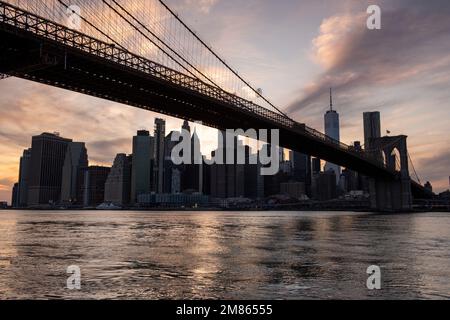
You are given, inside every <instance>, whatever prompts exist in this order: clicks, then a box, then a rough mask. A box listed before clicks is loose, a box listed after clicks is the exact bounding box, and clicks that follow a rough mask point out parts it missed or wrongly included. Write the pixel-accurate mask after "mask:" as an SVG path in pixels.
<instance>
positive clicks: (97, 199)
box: [83, 166, 111, 207]
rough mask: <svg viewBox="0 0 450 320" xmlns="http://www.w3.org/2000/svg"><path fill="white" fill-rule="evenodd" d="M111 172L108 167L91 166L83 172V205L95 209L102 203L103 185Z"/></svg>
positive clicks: (103, 196)
mask: <svg viewBox="0 0 450 320" xmlns="http://www.w3.org/2000/svg"><path fill="white" fill-rule="evenodd" d="M110 171H111V168H109V167H100V166H91V167H89V168H87V170H85V175H84V184H83V193H84V196H83V204H84V206H85V207H96V206H98V205H100V204H102V203H103V202H104V199H105V184H106V180H107V179H108V175H109V173H110Z"/></svg>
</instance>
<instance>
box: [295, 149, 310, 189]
mask: <svg viewBox="0 0 450 320" xmlns="http://www.w3.org/2000/svg"><path fill="white" fill-rule="evenodd" d="M290 156H292V159H291V165H292V179H293V180H294V181H296V182H303V183H304V185H305V188H306V193H307V194H308V195H310V194H311V178H312V174H311V156H308V155H306V154H303V153H300V152H296V151H293V152H291V153H290Z"/></svg>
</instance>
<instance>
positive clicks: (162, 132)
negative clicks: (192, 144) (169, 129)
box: [152, 118, 166, 193]
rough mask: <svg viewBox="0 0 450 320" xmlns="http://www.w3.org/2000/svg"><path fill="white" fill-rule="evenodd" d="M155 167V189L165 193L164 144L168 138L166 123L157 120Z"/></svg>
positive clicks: (157, 191)
mask: <svg viewBox="0 0 450 320" xmlns="http://www.w3.org/2000/svg"><path fill="white" fill-rule="evenodd" d="M154 137H155V148H154V156H153V158H154V159H155V165H154V169H153V188H152V190H153V191H155V192H156V193H163V192H164V143H165V138H166V121H165V120H163V119H159V118H157V119H155V134H154Z"/></svg>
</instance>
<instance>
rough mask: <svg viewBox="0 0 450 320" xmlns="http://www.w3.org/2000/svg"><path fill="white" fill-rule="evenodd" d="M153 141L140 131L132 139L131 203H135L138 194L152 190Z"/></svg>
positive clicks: (144, 132)
mask: <svg viewBox="0 0 450 320" xmlns="http://www.w3.org/2000/svg"><path fill="white" fill-rule="evenodd" d="M154 147H155V140H154V138H153V137H152V136H150V133H149V132H148V131H146V130H140V131H138V132H137V135H136V136H135V137H133V155H132V158H133V160H132V162H133V166H132V169H131V196H130V199H131V203H132V204H134V203H136V201H137V197H138V195H140V194H145V193H150V192H151V190H152V173H153V170H152V168H153V161H152V160H153V159H154Z"/></svg>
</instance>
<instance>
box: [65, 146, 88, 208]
mask: <svg viewBox="0 0 450 320" xmlns="http://www.w3.org/2000/svg"><path fill="white" fill-rule="evenodd" d="M88 165H89V164H88V155H87V150H86V146H85V144H84V143H83V142H70V143H69V145H68V147H67V152H66V157H65V160H64V166H63V174H62V182H61V202H62V203H66V204H75V205H77V204H79V205H81V204H82V199H83V193H82V186H83V177H84V170H86V168H87V167H88Z"/></svg>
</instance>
